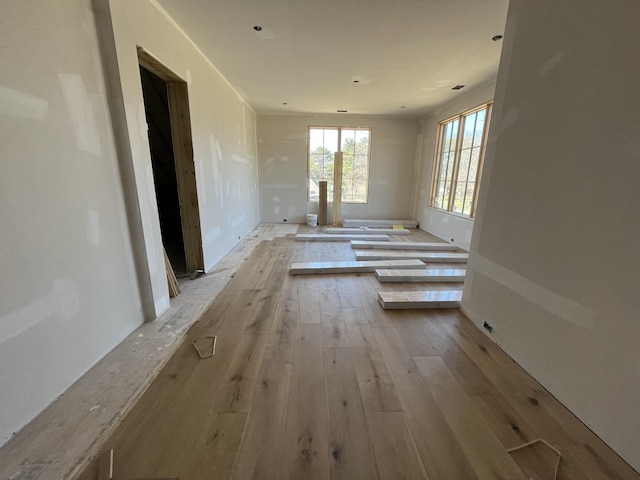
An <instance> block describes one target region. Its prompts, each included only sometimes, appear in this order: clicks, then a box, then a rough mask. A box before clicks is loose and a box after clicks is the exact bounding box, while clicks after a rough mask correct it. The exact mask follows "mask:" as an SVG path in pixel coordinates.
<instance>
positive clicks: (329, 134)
mask: <svg viewBox="0 0 640 480" xmlns="http://www.w3.org/2000/svg"><path fill="white" fill-rule="evenodd" d="M370 145H371V129H369V128H349V127H309V200H318V199H319V182H320V181H321V180H326V181H327V197H328V198H329V201H331V199H332V198H333V159H334V154H335V153H336V152H342V201H343V202H345V203H367V197H368V194H369V147H370Z"/></svg>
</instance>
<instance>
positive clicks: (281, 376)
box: [78, 238, 640, 480]
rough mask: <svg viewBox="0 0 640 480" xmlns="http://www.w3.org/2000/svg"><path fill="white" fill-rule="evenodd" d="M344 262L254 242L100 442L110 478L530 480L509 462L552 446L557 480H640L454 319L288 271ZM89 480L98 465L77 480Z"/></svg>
mask: <svg viewBox="0 0 640 480" xmlns="http://www.w3.org/2000/svg"><path fill="white" fill-rule="evenodd" d="M349 255H351V247H350V245H347V244H340V243H326V244H325V243H314V242H310V243H301V242H295V241H294V240H293V239H292V238H283V239H276V240H274V241H270V242H263V243H262V244H260V246H259V247H258V248H257V249H256V250H255V251H254V253H253V254H252V255H251V256H250V257H248V259H247V260H246V262H245V263H243V265H242V266H241V267H240V268H239V269H238V270H237V272H236V274H235V276H234V277H233V278H232V279H231V281H230V282H229V283H228V284H227V286H226V287H225V288H224V290H223V291H222V292H221V293H220V295H219V296H218V297H217V298H216V300H215V301H214V302H213V303H212V304H211V306H210V308H209V309H208V310H207V311H206V313H205V314H204V315H203V316H202V318H201V319H200V320H199V321H198V322H197V323H196V324H195V325H194V326H193V327H192V328H191V329H190V330H189V332H188V334H187V335H186V338H185V341H184V343H183V344H182V346H181V347H180V348H179V349H178V350H177V352H176V354H175V355H174V356H173V357H172V358H171V359H170V360H169V362H168V363H167V364H166V366H165V367H164V368H163V369H162V371H161V372H160V374H159V376H158V378H157V379H156V380H155V381H154V382H153V383H152V384H151V386H150V387H149V389H148V390H147V391H146V392H145V393H144V394H143V395H142V397H141V398H140V400H139V401H138V403H137V405H135V406H134V407H133V409H132V410H131V411H130V412H129V413H128V415H127V416H126V418H124V420H123V421H122V423H121V424H120V425H119V426H118V428H117V429H116V430H115V431H114V432H113V434H112V435H111V437H110V438H109V439H108V441H107V442H106V443H105V445H103V448H102V449H101V450H102V451H105V450H109V449H111V448H113V449H114V452H115V462H114V478H118V479H133V478H179V479H180V480H190V479H202V478H215V479H238V480H239V479H242V480H244V479H250V478H255V479H258V478H260V479H299V478H300V479H301V478H304V479H329V478H331V479H356V478H362V479H381V480H385V479H397V478H411V479H425V480H426V479H432V480H433V479H465V480H467V479H468V480H483V479H496V478H503V479H510V480H524V479H525V478H542V477H541V476H540V473H539V472H538V471H536V470H535V469H536V468H537V466H536V458H535V456H534V457H532V458H529V459H524V461H522V459H521V458H520V456H519V455H518V456H517V457H516V456H515V455H514V456H513V458H512V456H511V455H509V454H508V452H507V450H508V449H509V448H511V447H514V446H517V445H521V444H523V443H525V442H526V441H529V440H531V439H535V438H545V439H546V440H547V441H549V442H550V443H551V444H553V445H554V446H555V447H557V448H558V450H559V451H561V452H562V461H561V463H560V471H559V476H558V478H561V479H563V480H584V479H587V478H589V479H595V478H603V479H604V478H618V479H625V480H626V479H629V480H639V479H640V476H638V475H637V474H636V473H634V472H633V470H632V469H631V468H630V467H629V466H628V465H626V464H625V463H624V462H622V461H621V460H620V458H619V457H617V456H616V455H615V453H613V452H612V451H611V450H610V449H609V448H608V447H607V446H606V445H605V444H604V443H603V442H602V441H601V440H599V439H598V438H597V437H596V436H595V435H594V434H593V433H591V432H590V431H589V429H588V428H587V427H586V426H584V425H583V424H582V423H580V422H579V421H578V420H577V419H576V417H574V416H573V415H572V414H571V413H570V412H569V411H568V410H566V409H565V408H564V407H563V406H562V405H561V404H560V403H559V402H558V401H556V400H555V399H554V398H553V396H552V395H551V394H550V393H548V392H547V391H546V390H545V389H544V388H543V387H542V386H541V385H540V384H538V383H537V382H536V381H535V380H534V379H533V378H532V377H531V376H529V375H528V374H527V373H526V372H525V371H524V370H523V369H521V368H520V367H519V366H518V365H517V364H516V363H515V362H514V361H513V360H512V359H511V358H510V357H509V356H508V355H506V354H505V353H504V352H503V351H502V350H501V349H500V348H499V347H498V346H497V345H496V344H494V343H493V342H492V341H491V340H490V339H488V338H487V337H486V336H485V335H484V334H483V333H482V332H480V331H479V330H478V328H477V327H476V326H475V325H473V324H472V323H471V322H470V321H469V320H468V319H467V318H466V317H465V316H464V315H463V314H462V313H460V311H459V310H454V309H445V310H423V311H420V312H417V311H412V310H383V309H381V308H380V306H379V305H378V298H377V297H378V289H379V288H380V286H379V284H378V281H377V280H376V279H375V278H373V276H372V275H358V274H347V275H341V276H335V275H316V276H294V275H289V274H288V269H289V266H290V263H292V262H293V263H302V262H311V261H314V260H317V259H318V257H322V258H330V259H334V260H343V259H345V258H348V257H349ZM388 287H389V288H390V289H392V290H393V291H390V292H383V293H385V294H386V293H396V294H397V293H400V292H399V290H403V291H405V292H407V293H405V294H404V295H409V294H411V292H412V287H414V285H412V284H409V283H407V284H400V285H395V284H394V285H388ZM396 287H397V289H398V291H396V290H395V289H396ZM440 287H446V285H441V286H440ZM440 301H445V299H444V298H441V299H440ZM205 335H217V339H218V343H217V347H216V354H215V355H214V356H213V357H210V358H206V359H200V358H199V356H198V355H197V353H196V352H195V350H194V349H193V347H192V346H191V342H192V341H193V340H194V339H197V338H202V337H204V336H205ZM534 453H535V452H534ZM523 454H524V455H527V452H523ZM532 469H533V470H532ZM96 477H97V460H95V461H93V462H92V463H91V464H90V466H89V467H88V468H87V469H86V470H85V471H84V472H82V473H81V474H80V476H79V477H78V479H79V480H95V478H96Z"/></svg>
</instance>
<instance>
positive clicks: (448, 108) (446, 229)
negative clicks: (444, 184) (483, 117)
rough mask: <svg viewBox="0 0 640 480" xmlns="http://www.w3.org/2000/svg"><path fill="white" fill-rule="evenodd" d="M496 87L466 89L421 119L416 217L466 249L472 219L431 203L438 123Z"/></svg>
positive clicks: (487, 97) (427, 228)
mask: <svg viewBox="0 0 640 480" xmlns="http://www.w3.org/2000/svg"><path fill="white" fill-rule="evenodd" d="M494 90H495V83H493V82H492V83H491V84H488V85H484V86H481V87H479V88H476V89H474V90H471V91H470V92H467V93H463V94H462V95H460V97H458V98H457V99H456V100H455V101H453V102H450V103H447V104H446V105H443V106H441V107H439V108H438V109H436V110H435V111H433V112H432V113H430V114H429V115H428V116H427V117H425V118H423V119H422V125H421V131H422V142H421V145H420V148H419V150H420V156H419V174H418V186H417V188H416V200H415V205H416V208H415V215H414V217H415V218H416V219H417V220H418V222H419V224H420V228H421V229H422V230H425V231H427V232H429V233H432V234H433V235H436V236H438V237H440V238H442V239H444V240H446V241H448V242H451V243H454V244H456V245H458V246H460V247H462V248H464V249H465V250H468V249H469V247H470V245H471V232H472V230H473V220H472V219H470V218H467V217H463V216H462V215H456V214H452V213H447V212H444V211H442V210H438V209H435V208H431V207H430V206H429V198H430V192H431V181H432V179H433V163H434V160H435V155H436V139H437V136H438V124H439V123H440V122H441V121H442V120H445V119H447V118H449V117H452V116H454V115H457V114H459V113H462V112H464V111H465V110H469V109H471V108H474V107H477V106H478V105H481V104H482V103H486V102H487V101H489V100H493V94H494Z"/></svg>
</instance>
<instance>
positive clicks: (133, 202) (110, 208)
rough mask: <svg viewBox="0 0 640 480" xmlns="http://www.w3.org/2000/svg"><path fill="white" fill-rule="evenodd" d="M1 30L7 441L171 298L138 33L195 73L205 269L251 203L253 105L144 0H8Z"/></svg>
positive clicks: (0, 334)
mask: <svg viewBox="0 0 640 480" xmlns="http://www.w3.org/2000/svg"><path fill="white" fill-rule="evenodd" d="M111 20H113V25H112V24H111ZM0 38H1V43H2V45H3V46H7V47H8V48H3V49H1V50H0V55H1V56H0V66H1V68H0V152H1V154H2V162H0V205H1V214H0V232H1V234H0V405H2V408H1V409H0V444H2V443H4V442H5V441H6V440H7V439H8V438H9V437H10V436H11V434H12V432H15V431H17V430H18V429H19V428H20V427H22V426H23V425H24V424H26V423H27V422H28V421H29V420H31V419H32V418H33V417H34V416H35V415H36V414H38V413H39V412H40V411H41V410H42V409H43V408H44V407H46V406H47V404H49V403H50V402H51V401H53V400H55V398H56V397H57V396H58V395H59V394H60V393H62V392H63V391H64V390H65V389H66V388H67V387H68V386H69V385H70V384H71V383H73V382H74V381H75V380H77V379H78V378H79V377H80V376H81V375H82V374H83V373H84V372H85V371H86V370H88V369H89V368H90V367H91V366H92V365H93V364H95V363H96V362H97V361H98V360H99V359H100V358H102V357H103V356H104V355H105V354H106V353H107V352H108V351H110V350H111V349H112V348H113V347H114V346H115V345H117V344H118V343H119V342H120V340H122V339H123V338H124V337H126V336H127V335H128V334H129V333H131V332H132V331H133V330H134V329H135V328H136V327H137V326H139V325H140V324H141V323H142V322H143V320H144V319H145V318H146V319H153V318H155V317H156V316H157V315H159V314H160V313H162V312H163V311H164V310H165V309H166V308H167V307H168V305H169V297H168V292H167V283H166V277H165V270H164V261H163V256H162V249H161V239H160V229H159V221H158V216H157V209H156V203H155V192H154V186H153V178H152V170H151V163H150V157H149V146H148V139H147V132H146V122H145V115H144V104H143V100H142V90H141V85H140V77H139V71H138V60H137V54H136V46H137V45H140V46H142V47H145V48H146V49H147V50H148V51H149V52H150V53H152V54H153V55H155V56H156V57H157V58H158V59H160V60H161V61H162V62H163V63H164V64H165V65H166V66H167V67H169V68H170V69H172V70H173V71H174V72H175V73H176V74H178V75H180V76H182V77H183V78H184V79H185V80H187V81H188V84H189V96H190V108H191V121H192V130H193V142H194V156H195V163H196V169H197V174H196V181H197V185H198V195H199V201H200V212H201V223H202V231H203V237H204V240H203V243H204V257H205V265H206V267H207V268H211V267H212V266H213V265H214V264H215V263H216V262H217V260H218V259H220V258H221V257H222V256H223V255H224V254H225V253H226V252H227V251H228V250H230V249H231V248H232V247H233V246H234V245H235V244H236V243H237V242H238V240H239V239H240V237H242V236H244V235H245V234H247V233H248V232H249V231H250V230H251V229H252V228H253V227H254V226H255V225H256V224H257V223H258V221H259V206H258V180H257V179H258V176H257V171H258V168H257V160H256V157H257V154H256V136H255V114H254V112H253V111H252V110H251V109H250V108H249V107H247V105H246V104H245V102H243V101H242V99H241V98H239V97H238V95H237V94H236V93H235V92H234V91H233V89H232V88H231V87H230V86H229V85H228V84H227V83H226V81H225V80H224V79H223V78H222V76H221V75H220V74H219V73H218V72H217V70H216V69H215V68H214V67H213V66H212V65H211V64H210V63H209V62H208V61H207V60H206V59H205V58H204V57H203V56H202V55H201V54H200V53H199V52H198V50H197V49H196V47H194V45H193V44H192V43H191V42H190V41H189V40H188V39H187V38H186V37H185V36H184V34H183V33H182V32H181V31H180V30H179V28H178V27H177V26H175V25H174V24H173V23H172V22H171V20H170V19H168V18H167V17H166V16H165V15H163V14H162V13H161V12H160V11H159V10H158V8H157V7H156V6H155V4H153V3H152V2H149V1H146V0H144V1H143V0H140V1H136V2H129V1H124V0H114V1H111V2H108V0H93V2H92V1H91V0H67V1H65V2H36V1H34V0H29V1H24V0H8V1H5V2H3V3H2V7H1V15H0ZM103 64H104V65H106V66H107V68H106V69H103Z"/></svg>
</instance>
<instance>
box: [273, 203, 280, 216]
mask: <svg viewBox="0 0 640 480" xmlns="http://www.w3.org/2000/svg"><path fill="white" fill-rule="evenodd" d="M273 213H275V214H276V215H278V214H279V213H280V205H276V208H274V209H273Z"/></svg>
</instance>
